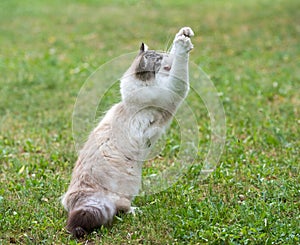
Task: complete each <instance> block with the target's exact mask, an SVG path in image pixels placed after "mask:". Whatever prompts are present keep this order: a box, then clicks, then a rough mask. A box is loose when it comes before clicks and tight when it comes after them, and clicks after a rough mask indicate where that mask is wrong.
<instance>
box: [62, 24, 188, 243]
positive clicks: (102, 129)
mask: <svg viewBox="0 0 300 245" xmlns="http://www.w3.org/2000/svg"><path fill="white" fill-rule="evenodd" d="M193 35H194V34H193V31H192V30H191V28H189V27H184V28H182V29H181V30H180V31H179V32H178V33H177V35H176V36H175V39H174V42H173V46H172V49H171V51H170V53H169V54H167V53H166V54H162V55H163V58H162V60H161V66H160V69H159V71H158V72H157V73H156V74H155V78H154V79H150V80H147V81H141V80H139V79H137V77H136V75H135V73H136V67H137V66H138V65H139V62H140V61H141V60H140V59H141V58H142V56H141V55H139V56H138V57H137V58H136V60H135V61H134V62H133V64H132V65H131V67H130V68H129V69H128V71H127V72H126V73H125V74H124V75H123V77H122V79H121V95H122V101H121V102H120V103H118V104H116V105H114V106H113V107H112V108H111V109H110V110H109V111H108V112H107V114H106V115H105V117H104V118H103V119H102V120H101V121H100V123H99V125H98V126H97V127H96V128H95V129H94V130H93V131H92V132H91V134H90V136H89V138H88V140H87V142H86V143H85V145H84V147H83V148H82V149H81V151H80V152H79V157H78V160H77V162H76V165H75V167H74V170H73V174H72V179H71V183H70V185H69V188H68V191H67V192H66V193H65V195H64V196H63V199H62V203H63V205H64V207H65V209H66V210H67V211H68V212H69V220H68V226H67V229H68V230H69V231H70V232H72V233H73V234H74V235H75V236H77V237H79V236H82V235H84V234H85V233H87V232H90V231H91V230H92V229H94V228H97V227H99V226H100V225H105V224H109V223H110V222H111V221H112V219H113V216H114V215H115V214H116V213H117V212H119V211H124V212H129V211H130V210H131V201H132V199H133V198H134V196H136V195H138V193H139V189H140V186H141V172H142V163H143V161H144V160H145V159H146V157H147V154H148V153H149V151H150V149H151V146H152V145H153V144H154V143H155V141H156V140H157V139H158V138H159V136H160V135H161V134H162V133H163V132H164V131H165V129H166V128H167V127H168V126H169V124H170V122H171V119H172V117H173V115H174V113H175V112H176V109H177V108H178V106H179V105H180V103H181V102H182V101H183V99H184V98H185V97H186V95H187V93H188V90H189V82H188V58H189V51H190V50H191V49H192V48H193V45H192V43H191V40H190V37H191V36H193ZM141 52H142V51H141ZM143 52H147V51H146V48H144V50H143ZM82 210H83V211H82ZM93 212H95V213H93ZM89 213H92V215H91V217H94V216H95V221H90V222H91V223H93V222H95V224H94V225H91V226H89V225H86V226H85V221H82V222H81V221H80V219H84V218H86V219H87V222H89V218H87V217H89V216H87V214H89ZM80 215H81V216H80ZM93 215H94V216H93ZM73 216H76V217H73ZM98 219H102V220H101V221H99V220H98ZM72 220H73V221H72Z"/></svg>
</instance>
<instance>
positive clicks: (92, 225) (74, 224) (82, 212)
mask: <svg viewBox="0 0 300 245" xmlns="http://www.w3.org/2000/svg"><path fill="white" fill-rule="evenodd" d="M115 214H116V208H115V206H114V204H113V203H111V202H108V201H107V202H105V203H102V204H101V205H97V206H95V205H85V206H82V207H78V208H76V209H74V210H72V211H71V212H70V213H69V216H68V221H67V227H66V228H67V230H68V231H69V232H70V233H71V234H72V235H73V236H74V237H76V238H80V237H83V236H84V235H86V234H88V233H90V232H92V231H93V230H95V229H97V228H99V227H101V226H102V225H110V224H111V222H112V220H113V218H114V215H115Z"/></svg>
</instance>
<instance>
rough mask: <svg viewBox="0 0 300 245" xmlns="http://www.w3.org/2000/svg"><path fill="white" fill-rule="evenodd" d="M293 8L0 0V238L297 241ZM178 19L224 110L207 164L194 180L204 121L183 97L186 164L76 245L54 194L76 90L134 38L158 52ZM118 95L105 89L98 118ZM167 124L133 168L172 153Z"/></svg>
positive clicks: (205, 1)
mask: <svg viewBox="0 0 300 245" xmlns="http://www.w3.org/2000/svg"><path fill="white" fill-rule="evenodd" d="M299 9H300V2H299V1H298V0H261V1H258V0H247V1H238V0H232V1H225V0H215V1H209V0H201V1H199V0H186V1H183V0H177V1H171V0H166V1H158V0H153V1H138V0H130V1H121V0H113V1H108V0H104V1H96V0H91V1H88V0H77V1H70V0H67V1H58V0H53V1H50V0H47V1H35V0H24V1H18V0H2V1H1V2H0V74H1V78H0V88H1V92H0V164H1V166H0V244H14V243H15V244H299V243H300V177H299V165H300V164H299V162H300V161H299V156H300V11H299ZM182 26H191V27H192V28H193V30H194V31H195V37H194V39H193V43H194V50H193V51H192V53H191V61H192V62H193V63H194V64H196V65H197V66H199V67H201V69H202V70H203V71H204V72H205V73H206V74H207V75H208V76H209V77H210V79H211V81H212V82H213V84H214V86H215V88H216V90H217V95H218V98H219V100H220V101H221V102H222V105H223V107H224V112H225V115H226V141H225V145H224V149H223V153H222V155H221V156H220V160H219V162H218V163H217V168H216V170H215V171H214V172H213V173H212V174H211V175H209V176H208V177H207V178H202V175H201V166H202V165H203V161H204V159H205V156H206V154H207V152H208V149H209V146H210V142H211V140H212V136H211V133H212V130H211V128H212V127H211V121H210V118H209V115H208V111H207V109H206V107H205V106H204V103H203V102H202V100H201V98H199V97H197V96H195V95H194V94H193V93H192V92H191V96H189V98H188V99H189V103H190V105H191V108H192V109H193V110H194V111H193V113H194V114H195V115H196V120H197V124H198V125H197V130H198V134H199V142H198V143H199V147H198V154H197V157H196V161H195V162H194V163H193V165H191V166H189V168H188V170H187V171H186V172H185V173H184V174H183V175H182V176H181V177H180V178H179V179H178V181H177V182H176V183H174V184H173V185H171V186H170V187H169V188H168V189H166V190H163V191H161V192H156V193H154V194H147V195H143V196H138V197H137V198H136V199H135V200H134V203H133V204H134V205H135V206H138V207H140V209H141V211H142V212H141V213H138V214H137V215H135V216H132V215H121V216H118V217H116V219H115V220H114V223H113V226H112V227H109V228H104V227H103V228H101V229H99V230H98V231H95V232H93V233H92V234H90V235H89V236H87V237H86V238H85V239H82V240H75V239H74V238H72V237H71V236H70V235H69V234H68V233H67V232H66V230H65V228H64V227H65V224H66V212H65V211H64V210H63V208H62V205H61V204H60V197H61V195H62V194H63V193H64V192H65V191H66V188H67V187H68V184H69V180H70V176H71V171H72V168H73V165H74V163H75V161H76V156H77V153H76V148H75V145H74V140H73V133H72V113H73V110H74V105H75V102H76V98H77V95H78V94H79V91H80V89H81V87H82V86H83V85H84V84H85V81H86V80H87V79H88V77H89V76H90V75H91V74H92V73H93V72H94V71H96V70H97V69H98V68H99V67H100V66H101V65H103V64H105V63H106V62H109V61H111V60H112V59H113V58H115V57H118V56H120V55H123V54H127V53H130V52H134V51H136V50H137V49H138V48H139V44H140V43H141V42H142V41H144V42H146V43H147V44H148V46H150V48H153V49H159V50H162V49H166V47H167V46H168V43H169V42H170V40H171V38H172V37H173V35H174V34H175V33H176V32H177V30H178V29H179V28H180V27H182ZM119 98H120V96H119V94H118V87H117V86H114V87H113V88H112V89H111V90H110V91H109V92H108V94H107V95H106V96H105V99H104V100H103V101H101V103H103V107H101V108H100V109H99V112H97V115H98V116H100V115H101V113H102V112H103V111H104V110H105V109H107V108H108V107H109V106H110V105H111V104H112V103H114V102H116V101H118V99H119ZM177 129H178V124H177V123H176V122H174V123H173V124H172V127H171V129H170V131H169V133H168V136H167V140H166V141H165V142H166V144H165V146H164V147H163V148H164V149H163V151H162V152H161V153H160V156H159V157H157V158H154V160H152V161H150V162H146V163H145V167H146V168H145V171H144V174H145V175H147V174H151V173H153V172H156V171H159V168H160V167H161V166H162V164H168V163H169V162H172V161H176V157H177V155H176V147H177V146H178V142H179V143H180V137H179V136H178V132H177V131H178V130H177ZM174 151H175V152H174ZM157 168H158V169H157Z"/></svg>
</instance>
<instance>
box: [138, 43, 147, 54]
mask: <svg viewBox="0 0 300 245" xmlns="http://www.w3.org/2000/svg"><path fill="white" fill-rule="evenodd" d="M147 50H148V46H147V45H146V44H145V43H142V45H141V47H140V53H143V52H146V51H147Z"/></svg>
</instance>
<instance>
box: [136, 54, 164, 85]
mask: <svg viewBox="0 0 300 245" xmlns="http://www.w3.org/2000/svg"><path fill="white" fill-rule="evenodd" d="M162 59H163V55H162V54H159V53H157V52H155V51H153V50H149V51H142V52H141V53H140V61H139V63H138V66H137V67H136V69H135V75H136V77H137V78H138V79H139V80H142V81H149V80H151V79H154V78H155V74H156V73H157V72H158V71H159V69H160V67H161V61H162Z"/></svg>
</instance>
